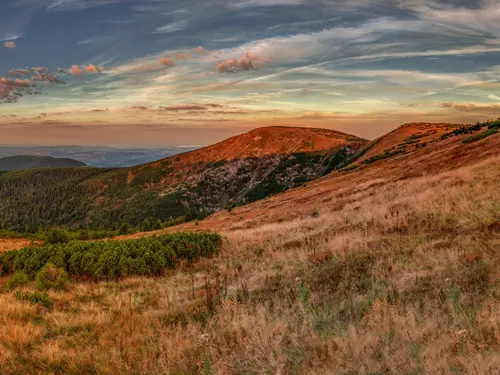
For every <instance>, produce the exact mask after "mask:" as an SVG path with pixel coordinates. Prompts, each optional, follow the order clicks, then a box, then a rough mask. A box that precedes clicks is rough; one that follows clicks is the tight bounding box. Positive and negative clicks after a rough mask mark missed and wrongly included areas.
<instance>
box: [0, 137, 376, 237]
mask: <svg viewBox="0 0 500 375" xmlns="http://www.w3.org/2000/svg"><path fill="white" fill-rule="evenodd" d="M366 144H367V141H366V140H363V139H361V138H358V137H355V136H352V135H347V134H343V133H339V132H336V131H332V130H323V129H308V128H286V127H271V128H261V129H256V130H253V131H251V132H249V133H247V134H243V135H241V136H237V137H233V138H230V139H228V140H226V141H223V142H221V143H218V144H216V145H213V146H210V147H206V148H204V149H200V150H196V151H192V152H187V153H184V154H181V155H177V156H173V157H169V158H166V159H163V160H160V161H157V162H154V163H149V164H145V165H141V166H137V167H132V168H123V169H115V170H103V169H85V170H81V169H74V170H71V171H70V170H64V171H61V170H58V169H52V170H43V171H40V170H37V171H31V172H24V171H23V173H7V174H3V175H0V225H1V226H2V227H3V228H4V229H9V230H25V228H26V229H28V230H29V231H33V230H36V228H38V227H40V226H47V225H52V224H56V225H65V226H71V227H76V228H78V227H83V228H107V229H109V228H112V229H116V228H117V227H118V226H120V224H121V223H124V222H128V223H130V224H132V225H133V226H140V225H143V224H144V226H145V227H150V226H151V223H152V222H156V221H157V220H161V221H163V222H166V221H170V220H173V219H176V218H180V217H184V218H186V219H188V220H189V219H196V218H203V217H205V216H206V215H208V214H210V213H213V212H215V211H218V210H220V209H224V208H228V207H233V206H235V205H241V204H246V203H249V202H252V201H256V200H259V199H262V198H265V197H267V196H269V195H273V194H276V193H278V192H281V191H284V190H286V189H289V188H291V187H293V186H297V185H301V184H304V183H305V182H307V181H310V180H313V179H315V178H318V177H320V176H322V175H324V174H326V173H329V172H330V171H332V170H335V169H338V168H341V167H343V166H344V165H345V164H346V163H347V162H348V160H349V159H350V158H351V157H352V156H353V155H355V154H356V153H358V152H359V151H360V150H361V149H362V148H363V147H364V146H365V145H366Z"/></svg>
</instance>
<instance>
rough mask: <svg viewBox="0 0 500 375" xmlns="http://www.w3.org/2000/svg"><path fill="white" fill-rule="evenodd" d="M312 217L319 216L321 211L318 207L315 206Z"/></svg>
mask: <svg viewBox="0 0 500 375" xmlns="http://www.w3.org/2000/svg"><path fill="white" fill-rule="evenodd" d="M312 217H319V211H318V209H317V208H315V209H314V210H313V212H312Z"/></svg>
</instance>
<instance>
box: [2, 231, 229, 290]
mask: <svg viewBox="0 0 500 375" xmlns="http://www.w3.org/2000/svg"><path fill="white" fill-rule="evenodd" d="M221 245H222V237H221V236H220V235H218V234H215V233H176V234H164V235H159V236H151V237H144V238H140V239H132V240H126V241H94V242H86V241H71V242H69V243H65V244H56V245H52V244H47V245H43V246H29V247H26V248H24V249H21V250H18V251H9V252H6V253H3V254H0V268H1V269H2V271H3V272H4V273H6V274H12V273H14V272H16V271H22V272H24V273H26V274H27V275H28V277H30V278H34V277H35V276H36V275H37V274H39V273H40V271H41V270H42V269H43V272H42V273H41V276H38V277H39V278H40V282H41V286H42V288H44V287H45V286H46V285H48V286H51V285H53V286H55V287H57V286H58V285H62V284H58V281H64V274H63V273H62V272H63V270H65V271H66V272H68V274H69V275H78V276H85V277H91V278H94V279H106V278H119V277H124V276H129V275H140V276H160V275H163V274H164V273H165V271H166V270H167V269H171V268H174V267H175V266H176V265H177V263H178V261H179V260H181V259H185V260H187V261H188V262H193V261H195V260H197V259H199V258H201V257H208V256H211V255H214V254H217V253H218V252H219V251H220V248H221ZM48 264H50V265H48ZM54 268H56V269H57V268H59V270H57V272H55V271H54ZM54 273H55V274H56V277H55V278H54V277H53V274H54ZM59 275H60V276H61V277H62V279H61V278H59V277H58V276H59ZM38 277H37V278H38ZM47 279H48V280H49V281H52V282H55V283H56V284H50V283H48V284H47V283H46V280H47Z"/></svg>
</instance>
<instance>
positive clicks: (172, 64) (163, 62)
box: [160, 57, 175, 66]
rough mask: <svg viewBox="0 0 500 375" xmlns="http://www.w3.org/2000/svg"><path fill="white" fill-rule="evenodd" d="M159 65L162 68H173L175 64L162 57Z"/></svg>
mask: <svg viewBox="0 0 500 375" xmlns="http://www.w3.org/2000/svg"><path fill="white" fill-rule="evenodd" d="M160 64H161V65H163V66H175V63H174V62H173V61H172V60H170V59H169V58H167V57H162V58H161V59H160Z"/></svg>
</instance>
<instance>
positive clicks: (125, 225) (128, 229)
mask: <svg viewBox="0 0 500 375" xmlns="http://www.w3.org/2000/svg"><path fill="white" fill-rule="evenodd" d="M131 231H132V227H131V226H130V224H129V223H123V224H122V225H121V226H120V229H118V234H119V235H120V236H123V235H126V234H129V233H130V232H131Z"/></svg>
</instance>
